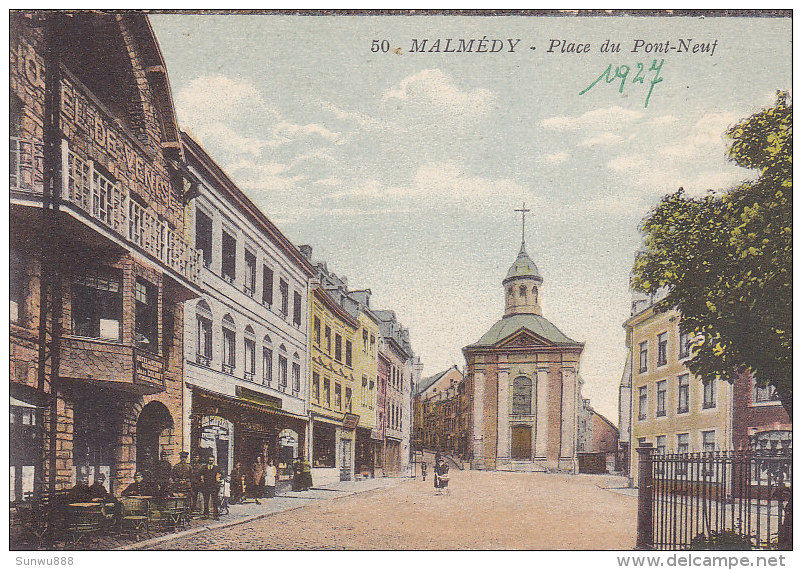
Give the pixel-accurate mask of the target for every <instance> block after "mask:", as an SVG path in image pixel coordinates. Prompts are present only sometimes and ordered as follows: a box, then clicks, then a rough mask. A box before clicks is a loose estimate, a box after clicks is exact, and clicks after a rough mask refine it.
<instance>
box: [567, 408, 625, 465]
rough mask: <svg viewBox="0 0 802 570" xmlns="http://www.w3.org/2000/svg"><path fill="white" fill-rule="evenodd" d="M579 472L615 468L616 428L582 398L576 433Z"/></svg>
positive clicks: (616, 449)
mask: <svg viewBox="0 0 802 570" xmlns="http://www.w3.org/2000/svg"><path fill="white" fill-rule="evenodd" d="M577 439H578V442H579V444H578V450H577V453H578V455H579V471H580V473H605V472H608V473H612V472H613V471H615V470H616V456H617V453H618V428H617V427H615V425H613V423H612V422H611V421H610V420H608V419H607V418H605V417H604V416H603V415H601V414H600V413H599V412H597V411H596V410H594V409H593V407H592V406H591V405H590V400H589V399H587V398H585V399H583V400H582V408H581V411H580V414H579V435H578V438H577Z"/></svg>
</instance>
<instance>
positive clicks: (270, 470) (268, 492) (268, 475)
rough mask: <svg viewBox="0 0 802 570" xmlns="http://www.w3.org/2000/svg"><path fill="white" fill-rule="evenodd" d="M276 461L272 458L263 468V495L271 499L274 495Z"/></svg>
mask: <svg viewBox="0 0 802 570" xmlns="http://www.w3.org/2000/svg"><path fill="white" fill-rule="evenodd" d="M276 476H277V472H276V462H275V461H273V460H272V459H271V460H270V461H269V462H268V463H267V467H266V468H265V497H267V498H268V499H272V498H273V497H275V496H276Z"/></svg>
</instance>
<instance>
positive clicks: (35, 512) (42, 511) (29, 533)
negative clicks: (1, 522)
mask: <svg viewBox="0 0 802 570" xmlns="http://www.w3.org/2000/svg"><path fill="white" fill-rule="evenodd" d="M16 514H17V519H16V522H17V523H18V525H19V530H20V534H21V538H23V539H25V538H28V539H30V540H33V541H34V542H35V543H36V547H37V548H41V547H42V542H43V540H44V537H45V535H46V534H47V533H48V532H49V531H50V524H49V521H48V519H49V517H48V513H47V509H46V508H45V507H43V506H41V505H37V504H35V503H32V502H25V503H19V504H17V506H16Z"/></svg>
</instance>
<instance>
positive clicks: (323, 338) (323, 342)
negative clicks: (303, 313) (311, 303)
mask: <svg viewBox="0 0 802 570" xmlns="http://www.w3.org/2000/svg"><path fill="white" fill-rule="evenodd" d="M321 332H322V331H321V321H320V317H318V316H317V315H315V319H314V335H315V345H316V346H317V347H318V348H320V349H323V347H324V346H325V350H326V354H328V355H329V356H331V354H332V351H331V348H332V344H331V338H332V336H331V327H330V326H329V325H325V332H322V334H321ZM334 360H336V361H337V362H339V363H341V364H342V363H343V337H342V335H341V334H340V333H334ZM352 364H353V343H352V342H351V341H350V340H348V339H345V365H346V366H348V367H350V366H352Z"/></svg>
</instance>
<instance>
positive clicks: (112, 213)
mask: <svg viewBox="0 0 802 570" xmlns="http://www.w3.org/2000/svg"><path fill="white" fill-rule="evenodd" d="M9 146H10V155H11V156H10V162H9V166H10V172H9V188H10V192H11V198H12V200H13V199H15V198H16V199H17V200H20V201H22V202H31V201H33V202H37V201H40V200H41V199H42V193H43V190H42V189H43V183H42V161H43V145H42V143H41V142H39V141H31V140H24V139H21V138H19V137H10V140H9ZM62 158H63V165H62V172H63V181H62V185H61V196H60V198H61V207H62V209H69V210H70V211H72V212H73V213H75V214H77V215H78V216H80V217H81V218H84V219H87V220H88V221H90V222H91V223H92V224H96V225H98V226H100V228H102V229H103V230H106V231H108V232H110V233H111V235H112V236H113V237H114V238H117V239H120V240H122V241H123V242H125V243H126V244H127V245H129V246H133V247H135V248H136V249H138V250H141V251H144V252H145V253H147V254H149V255H151V256H152V257H154V258H155V259H156V260H158V261H159V262H161V263H162V264H163V265H164V266H166V267H168V268H170V269H172V270H173V271H174V272H176V273H177V274H178V275H180V276H181V277H183V278H184V279H186V280H187V281H189V282H190V283H192V284H194V285H199V284H200V270H201V267H202V260H201V252H200V251H198V250H196V249H194V248H193V247H191V246H190V245H189V244H188V243H186V241H184V239H183V237H182V236H181V235H180V233H179V232H178V231H176V230H174V229H172V228H171V227H170V226H169V225H168V224H167V222H166V221H165V220H163V219H161V218H160V217H159V216H158V215H157V214H156V213H155V212H154V211H153V210H152V209H150V208H146V207H144V206H142V205H141V204H139V203H138V202H137V201H135V200H133V199H132V198H131V197H130V196H128V194H127V193H126V192H124V191H123V190H122V189H121V187H120V185H119V184H117V183H115V182H114V181H112V180H110V179H109V178H108V177H107V176H105V175H104V174H103V173H102V172H100V171H98V170H95V168H94V163H93V162H92V161H91V160H85V159H83V158H81V157H79V156H78V155H77V154H75V153H74V152H73V151H72V150H71V149H70V148H69V145H68V144H67V142H66V141H64V143H63V148H62Z"/></svg>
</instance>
